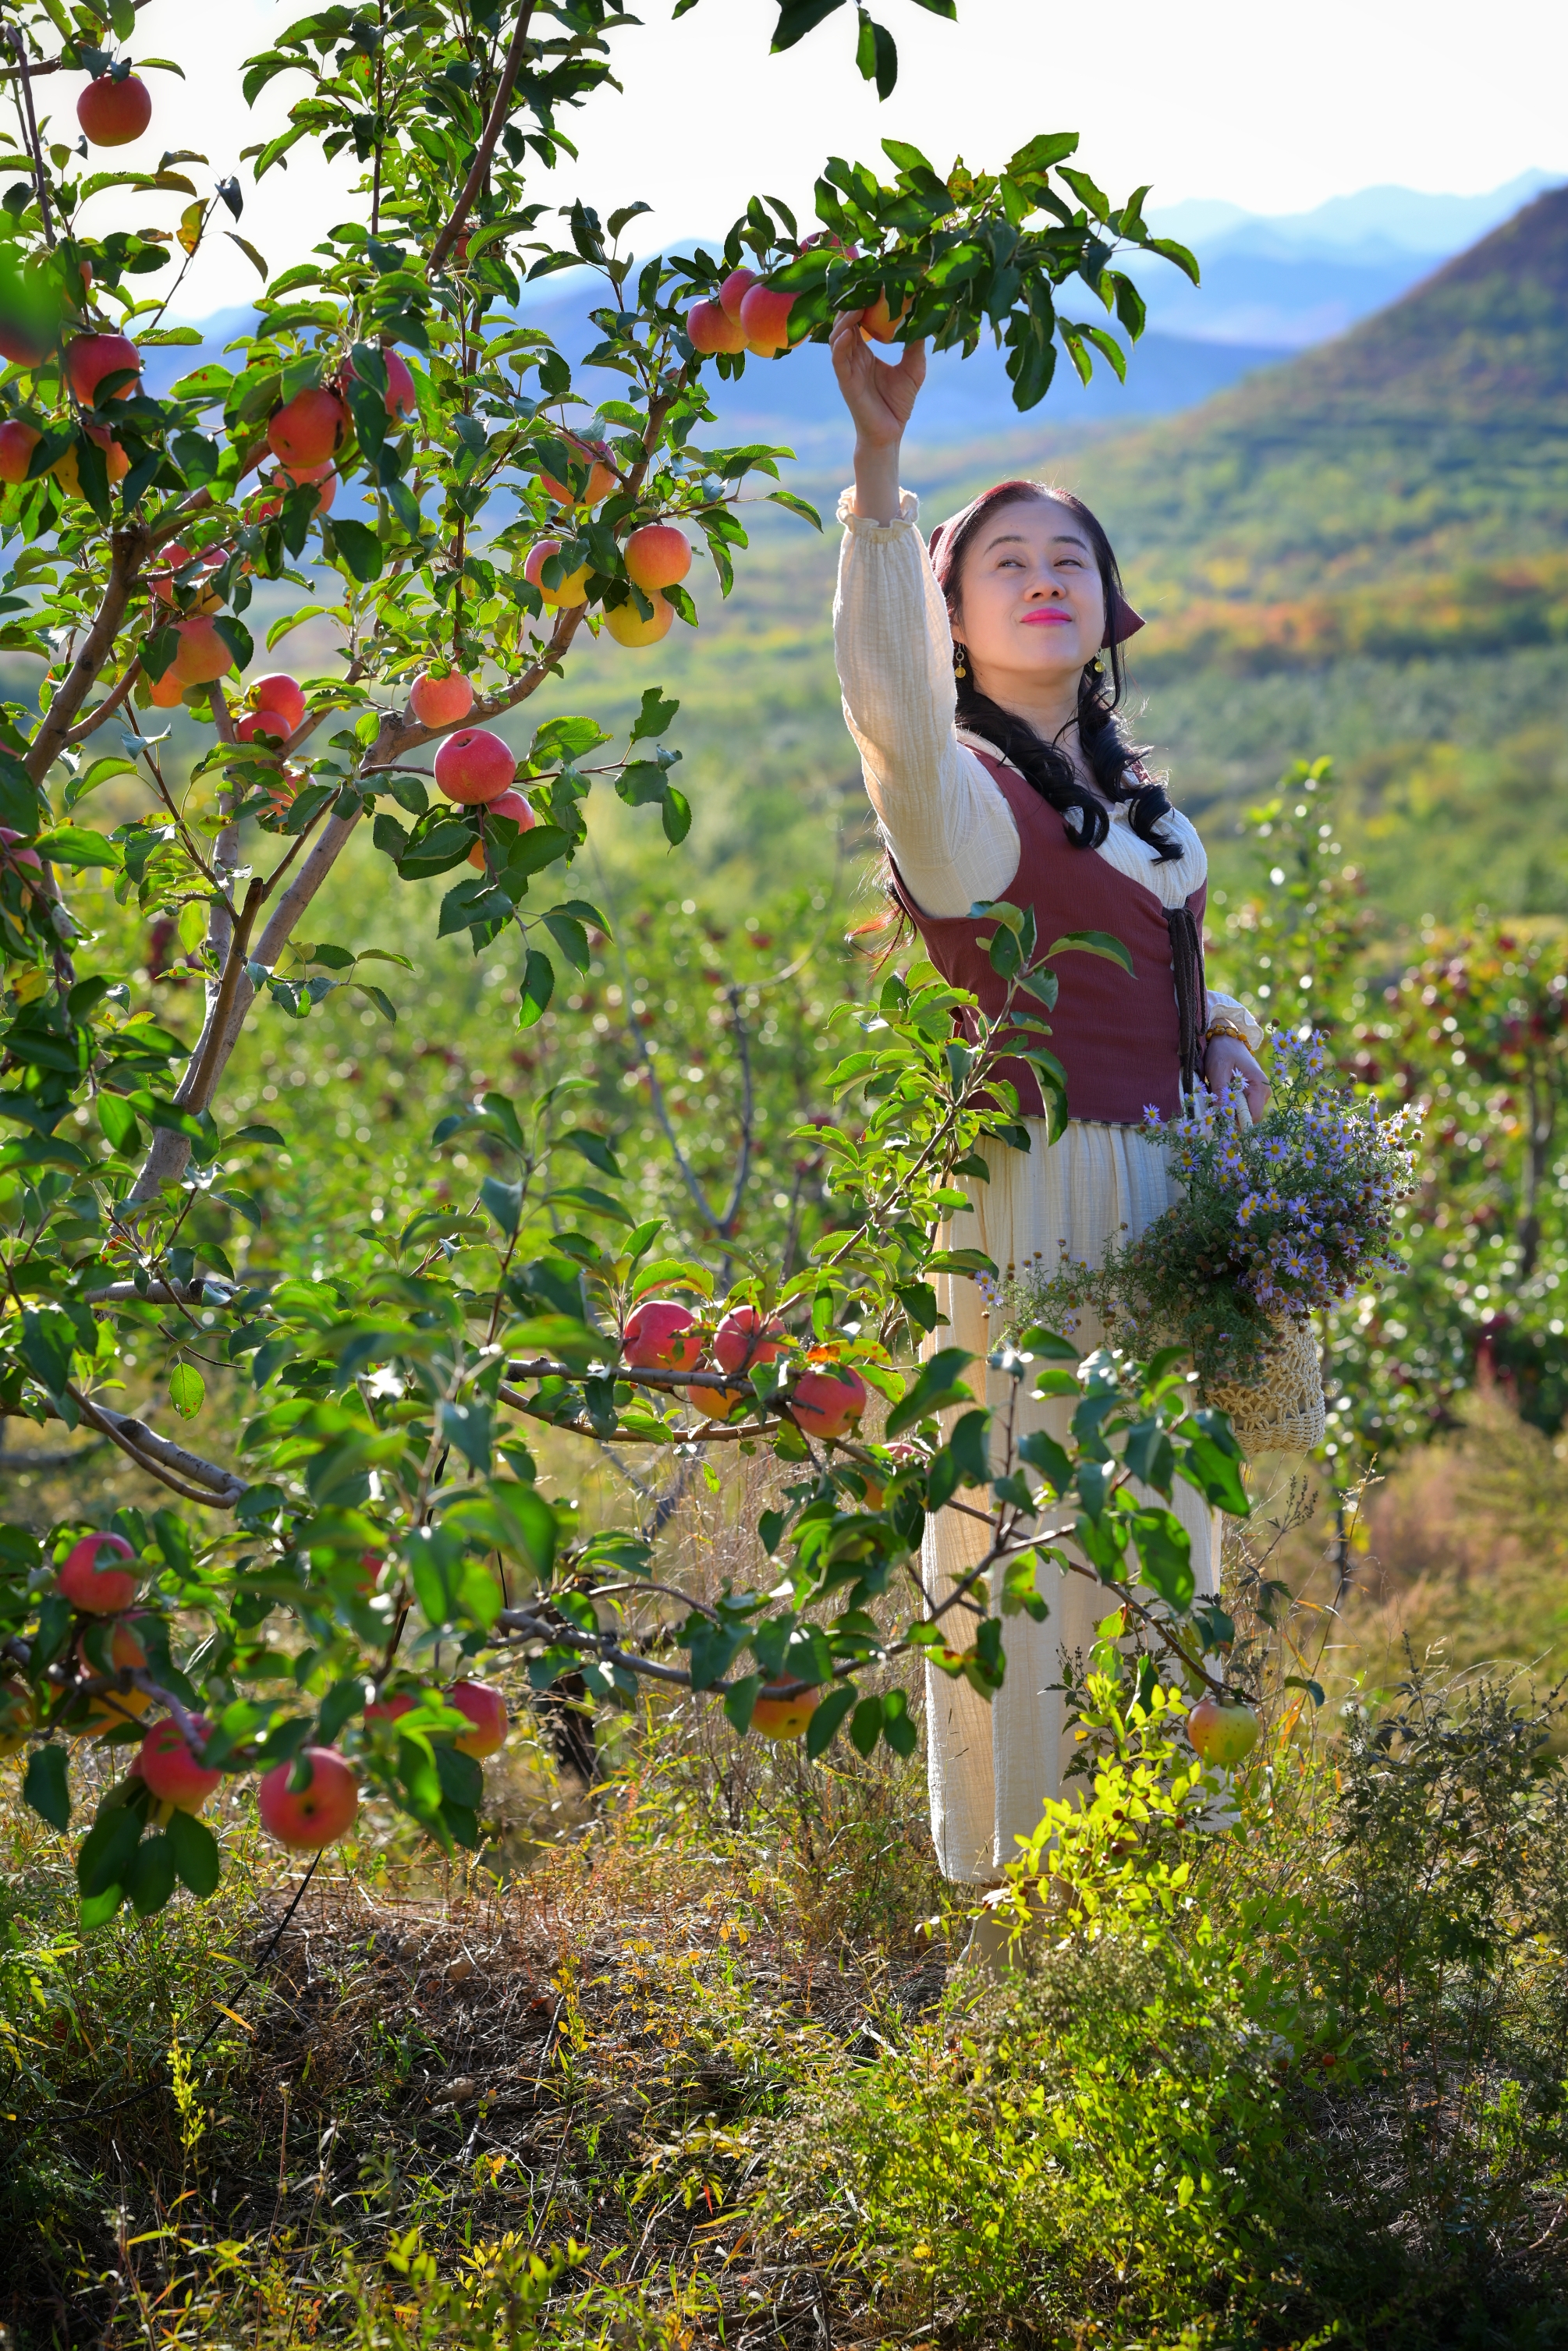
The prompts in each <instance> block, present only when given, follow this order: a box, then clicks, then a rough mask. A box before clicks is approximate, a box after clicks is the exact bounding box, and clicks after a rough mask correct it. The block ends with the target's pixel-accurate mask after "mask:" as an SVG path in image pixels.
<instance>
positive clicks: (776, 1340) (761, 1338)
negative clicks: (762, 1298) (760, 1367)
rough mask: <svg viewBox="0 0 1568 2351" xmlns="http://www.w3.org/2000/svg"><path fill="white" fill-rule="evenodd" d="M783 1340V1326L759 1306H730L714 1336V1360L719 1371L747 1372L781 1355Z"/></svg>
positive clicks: (784, 1334) (769, 1362) (784, 1336)
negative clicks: (767, 1315) (766, 1314)
mask: <svg viewBox="0 0 1568 2351" xmlns="http://www.w3.org/2000/svg"><path fill="white" fill-rule="evenodd" d="M785 1338H786V1333H785V1330H784V1325H783V1323H782V1322H774V1321H773V1320H772V1319H771V1318H769V1317H766V1316H764V1315H763V1313H762V1312H761V1311H760V1310H759V1309H758V1307H755V1306H733V1307H731V1309H730V1311H729V1312H728V1313H727V1315H726V1316H725V1318H724V1321H723V1322H721V1323H720V1324H719V1326H718V1329H717V1330H716V1332H714V1334H713V1352H714V1357H715V1360H716V1363H717V1364H718V1367H719V1370H720V1371H721V1372H748V1371H749V1370H750V1369H751V1367H752V1365H753V1364H771V1363H772V1362H774V1361H775V1359H776V1358H777V1357H778V1356H779V1355H781V1354H782V1353H783V1352H784V1346H785Z"/></svg>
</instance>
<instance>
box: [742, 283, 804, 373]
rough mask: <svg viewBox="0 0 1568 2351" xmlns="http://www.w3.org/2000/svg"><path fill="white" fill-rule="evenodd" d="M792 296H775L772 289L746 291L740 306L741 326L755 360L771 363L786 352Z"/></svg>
mask: <svg viewBox="0 0 1568 2351" xmlns="http://www.w3.org/2000/svg"><path fill="white" fill-rule="evenodd" d="M794 304H795V297H794V296H793V294H780V293H778V292H777V291H776V290H775V289H774V287H771V286H752V287H747V295H746V299H745V300H744V301H743V302H742V304H741V306H740V323H741V325H742V326H743V327H744V328H745V329H746V348H747V350H748V351H755V352H756V353H757V356H758V359H764V360H770V359H772V358H773V356H774V354H775V353H776V352H778V351H787V350H789V313H790V311H791V309H792V308H794Z"/></svg>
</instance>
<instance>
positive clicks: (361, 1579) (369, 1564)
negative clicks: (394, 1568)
mask: <svg viewBox="0 0 1568 2351" xmlns="http://www.w3.org/2000/svg"><path fill="white" fill-rule="evenodd" d="M385 1565H386V1553H385V1552H384V1551H362V1552H361V1553H360V1572H359V1573H358V1575H356V1576H355V1578H354V1589H355V1591H356V1592H366V1593H370V1592H373V1591H374V1590H375V1588H376V1585H377V1584H378V1583H380V1582H381V1574H382V1568H383V1567H384V1566H385Z"/></svg>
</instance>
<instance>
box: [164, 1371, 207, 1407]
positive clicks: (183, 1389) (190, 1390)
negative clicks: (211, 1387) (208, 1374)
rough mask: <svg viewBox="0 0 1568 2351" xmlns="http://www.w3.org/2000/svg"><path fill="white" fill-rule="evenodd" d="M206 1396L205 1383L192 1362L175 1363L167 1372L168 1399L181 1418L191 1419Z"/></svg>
mask: <svg viewBox="0 0 1568 2351" xmlns="http://www.w3.org/2000/svg"><path fill="white" fill-rule="evenodd" d="M206 1398H207V1384H206V1382H205V1380H204V1379H203V1377H202V1375H201V1374H200V1372H199V1371H197V1369H196V1367H195V1365H194V1364H175V1366H174V1368H173V1370H172V1372H171V1373H170V1374H169V1401H170V1403H171V1404H172V1405H173V1407H174V1409H175V1411H176V1412H177V1413H178V1414H179V1416H180V1417H181V1419H182V1420H193V1419H194V1418H195V1416H196V1415H197V1413H199V1412H200V1411H201V1409H202V1406H203V1405H204V1403H205V1402H206Z"/></svg>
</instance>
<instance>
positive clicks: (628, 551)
mask: <svg viewBox="0 0 1568 2351" xmlns="http://www.w3.org/2000/svg"><path fill="white" fill-rule="evenodd" d="M621 554H622V560H623V562H624V563H625V566H626V577H627V579H628V580H634V581H635V582H636V584H637V586H638V587H639V588H643V589H646V590H650V591H651V590H653V589H655V588H676V587H678V586H679V585H680V583H681V581H682V580H684V579H685V576H686V574H687V572H688V571H689V570H690V569H691V568H692V543H691V540H690V539H689V538H687V537H686V535H685V531H684V530H676V529H675V528H674V525H673V524H671V523H667V522H645V523H644V524H643V528H642V529H641V530H634V531H633V532H632V536H631V538H629V539H628V540H627V542H626V544H625V546H624V547H623V548H622V550H621Z"/></svg>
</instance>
